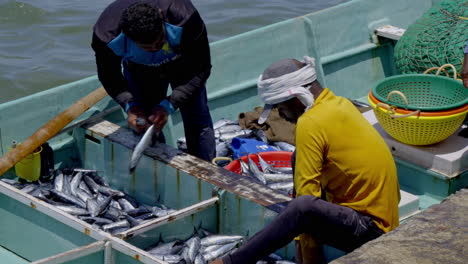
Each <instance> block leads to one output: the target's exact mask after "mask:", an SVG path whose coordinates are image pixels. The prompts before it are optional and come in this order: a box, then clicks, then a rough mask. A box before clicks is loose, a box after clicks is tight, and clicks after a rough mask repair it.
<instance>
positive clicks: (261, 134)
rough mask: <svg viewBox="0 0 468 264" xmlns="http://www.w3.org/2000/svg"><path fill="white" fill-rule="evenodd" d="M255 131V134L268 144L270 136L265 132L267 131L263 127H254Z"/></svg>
mask: <svg viewBox="0 0 468 264" xmlns="http://www.w3.org/2000/svg"><path fill="white" fill-rule="evenodd" d="M253 133H254V134H255V136H256V137H257V138H258V139H260V140H261V141H263V142H264V143H267V144H268V138H267V137H266V134H265V131H263V130H261V129H254V130H253Z"/></svg>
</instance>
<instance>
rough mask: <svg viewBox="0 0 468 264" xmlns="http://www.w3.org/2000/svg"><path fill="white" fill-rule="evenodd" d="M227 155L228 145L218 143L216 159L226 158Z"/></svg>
mask: <svg viewBox="0 0 468 264" xmlns="http://www.w3.org/2000/svg"><path fill="white" fill-rule="evenodd" d="M228 154H229V144H228V143H227V142H220V143H217V144H216V157H227V155H228Z"/></svg>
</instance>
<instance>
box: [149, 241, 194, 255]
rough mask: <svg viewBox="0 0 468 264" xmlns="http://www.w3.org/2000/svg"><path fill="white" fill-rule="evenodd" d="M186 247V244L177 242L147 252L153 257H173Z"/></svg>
mask: <svg viewBox="0 0 468 264" xmlns="http://www.w3.org/2000/svg"><path fill="white" fill-rule="evenodd" d="M184 247H185V243H184V242H183V241H181V240H176V241H172V242H168V243H164V244H161V245H158V246H156V247H153V248H150V249H148V250H146V251H148V253H150V254H151V255H173V254H178V253H179V252H181V251H182V249H183V248H184Z"/></svg>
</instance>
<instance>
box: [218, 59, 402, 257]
mask: <svg viewBox="0 0 468 264" xmlns="http://www.w3.org/2000/svg"><path fill="white" fill-rule="evenodd" d="M258 94H259V96H260V98H261V99H262V100H263V101H264V102H265V103H266V105H265V108H264V112H263V113H262V115H261V116H260V119H259V123H263V122H264V121H265V120H266V118H267V117H268V115H269V112H270V111H271V108H273V107H277V108H278V111H279V113H280V115H281V116H282V117H284V118H285V119H286V120H289V121H291V122H293V123H296V138H295V142H296V162H295V172H294V186H295V192H296V197H297V198H295V199H294V200H292V201H291V202H290V203H289V204H288V205H287V207H286V208H285V209H284V211H282V212H281V213H280V214H279V215H278V216H277V217H276V218H275V219H274V220H273V221H272V222H271V223H270V224H269V225H267V226H266V227H265V228H264V229H263V230H261V231H260V232H258V233H257V234H255V235H254V236H253V237H252V238H250V239H249V241H248V242H247V243H245V244H244V245H243V246H241V247H240V248H239V249H238V250H237V251H235V252H234V253H232V254H230V255H227V256H225V257H223V258H222V259H217V260H215V261H213V262H212V264H221V263H226V264H231V263H242V264H246V263H256V261H258V260H260V259H262V258H264V257H266V256H267V255H269V254H270V253H272V252H274V251H276V250H277V249H279V248H281V247H283V246H285V245H287V244H288V243H289V242H291V240H293V239H294V238H295V237H296V261H297V262H298V263H307V264H309V263H322V262H324V258H323V255H322V249H321V245H322V244H327V245H330V246H333V247H335V248H337V249H340V250H343V251H345V252H351V251H353V250H354V249H356V248H358V247H360V246H361V245H363V244H364V243H366V242H368V241H370V240H372V239H375V238H377V237H379V236H380V235H382V234H384V233H387V232H389V231H391V230H393V229H394V228H396V227H397V226H398V224H399V219H398V203H399V200H400V192H399V184H398V178H397V171H396V167H395V162H394V160H393V157H392V154H391V152H390V150H389V149H388V147H387V145H386V144H385V142H384V140H383V139H382V137H381V136H380V134H379V133H378V132H377V131H376V130H375V129H374V128H373V126H372V125H370V124H369V123H368V122H367V120H366V119H365V118H364V117H363V116H362V115H361V113H360V112H359V111H358V110H357V109H356V108H355V107H354V105H353V104H352V103H351V102H350V101H349V100H348V99H346V98H343V97H340V96H336V95H335V94H334V93H333V92H332V91H330V90H329V89H327V88H325V89H324V88H322V87H321V85H320V83H319V82H318V81H317V80H316V72H315V61H314V59H313V58H310V57H307V56H306V57H304V62H299V61H297V60H295V59H283V60H280V61H278V62H275V63H273V64H272V65H270V66H269V67H268V68H267V69H266V70H265V71H264V73H263V74H262V75H261V76H260V77H259V80H258Z"/></svg>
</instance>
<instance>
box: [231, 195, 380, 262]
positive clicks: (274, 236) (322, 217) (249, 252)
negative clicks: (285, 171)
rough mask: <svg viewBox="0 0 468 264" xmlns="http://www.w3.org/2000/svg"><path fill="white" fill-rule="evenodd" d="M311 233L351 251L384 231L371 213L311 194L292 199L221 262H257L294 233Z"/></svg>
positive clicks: (321, 240)
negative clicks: (367, 214)
mask: <svg viewBox="0 0 468 264" xmlns="http://www.w3.org/2000/svg"><path fill="white" fill-rule="evenodd" d="M302 233H308V234H311V235H312V236H313V237H314V238H315V239H316V240H317V241H318V242H320V243H322V244H327V245H330V246H332V247H335V248H337V249H339V250H342V251H345V252H351V251H353V250H354V249H356V248H358V247H360V246H361V245H362V244H364V243H366V242H368V241H370V240H372V239H375V238H377V237H379V236H380V235H382V234H383V233H384V232H383V231H382V230H380V229H379V228H378V227H377V226H376V225H375V224H374V222H373V221H372V220H371V218H370V217H368V216H365V215H361V214H359V213H358V212H356V211H354V210H353V209H351V208H348V207H345V206H340V205H336V204H333V203H329V202H327V201H324V200H322V199H320V198H318V197H315V196H311V195H303V196H300V197H299V198H296V199H294V200H292V201H291V202H290V203H289V204H288V206H287V207H286V208H285V209H284V211H282V212H281V213H280V214H279V215H278V216H277V217H276V218H275V219H274V220H273V221H272V222H271V223H270V224H269V225H267V226H266V227H265V228H264V229H262V230H261V231H259V232H258V233H256V234H255V235H254V236H253V237H252V238H251V239H250V240H249V241H248V242H247V243H246V244H244V245H243V246H241V247H240V248H239V249H238V250H237V251H235V252H234V253H232V254H230V255H227V256H225V257H224V258H223V261H224V263H228V264H231V263H242V264H244V263H245V264H247V263H256V261H258V260H260V259H262V258H264V257H266V256H268V255H269V254H271V253H273V252H274V251H276V250H278V249H279V248H281V247H284V246H286V245H287V244H288V243H289V242H291V241H292V240H293V239H294V237H296V236H298V235H300V234H302Z"/></svg>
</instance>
